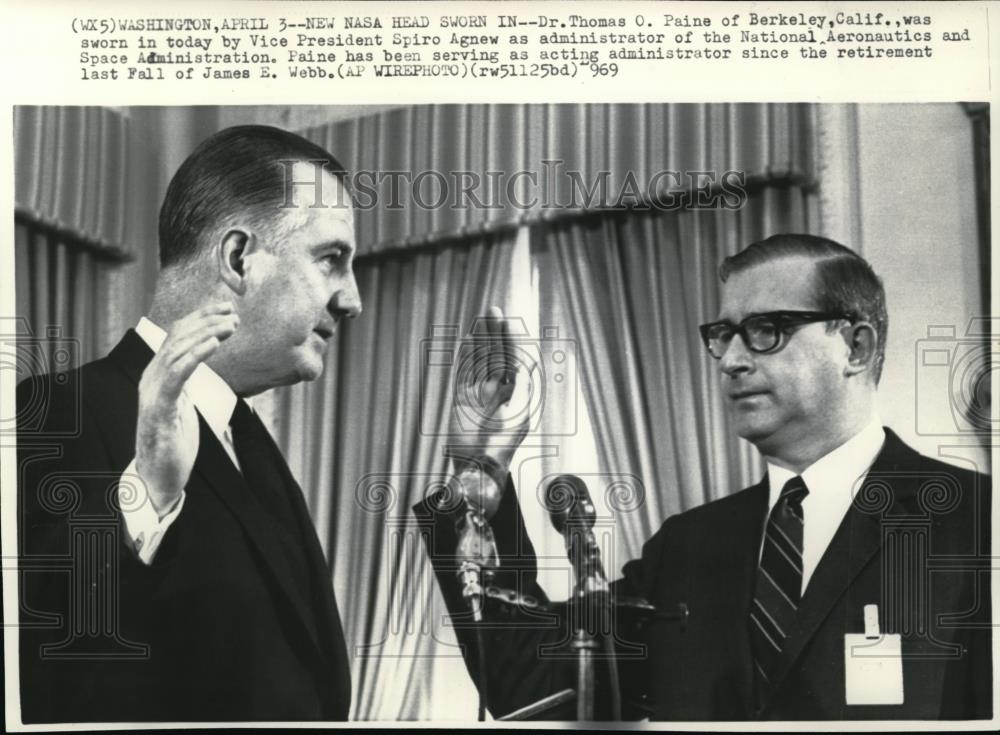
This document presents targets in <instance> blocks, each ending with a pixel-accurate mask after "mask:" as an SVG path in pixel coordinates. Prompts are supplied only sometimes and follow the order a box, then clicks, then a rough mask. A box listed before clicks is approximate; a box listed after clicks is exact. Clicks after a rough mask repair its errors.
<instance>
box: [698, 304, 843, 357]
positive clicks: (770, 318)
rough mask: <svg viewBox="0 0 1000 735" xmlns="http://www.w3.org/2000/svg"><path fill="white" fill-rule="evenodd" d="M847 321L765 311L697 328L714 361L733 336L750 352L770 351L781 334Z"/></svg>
mask: <svg viewBox="0 0 1000 735" xmlns="http://www.w3.org/2000/svg"><path fill="white" fill-rule="evenodd" d="M850 318H851V317H849V316H848V315H847V314H840V313H836V312H831V311H768V312H765V313H763V314H751V315H750V316H748V317H747V318H746V319H744V320H743V321H741V322H740V323H739V324H733V323H732V322H731V321H728V320H722V321H719V322H711V323H710V324H702V325H701V326H700V327H699V328H698V329H699V330H700V331H701V339H702V341H703V342H704V343H705V347H707V348H708V354H710V355H711V356H712V357H714V358H715V359H716V360H718V359H719V358H721V357H722V356H723V355H724V354H725V352H726V348H728V347H729V343H730V342H731V341H732V339H733V335H735V334H738V335H740V337H742V338H743V344H745V345H746V346H747V348H748V349H750V351H751V352H771V351H773V350H776V349H777V347H778V345H780V344H781V335H783V334H791V333H792V331H794V330H795V329H796V328H797V327H803V326H805V325H806V324H812V323H814V322H828V321H833V320H836V319H848V320H849V319H850Z"/></svg>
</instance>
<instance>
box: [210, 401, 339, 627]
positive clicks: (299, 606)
mask: <svg viewBox="0 0 1000 735" xmlns="http://www.w3.org/2000/svg"><path fill="white" fill-rule="evenodd" d="M198 424H199V426H200V429H201V435H200V436H201V439H200V444H199V446H198V458H197V460H196V461H195V463H194V473H195V474H197V475H198V476H199V477H201V478H202V479H203V480H204V481H205V482H206V483H207V484H208V485H209V486H210V487H211V488H212V490H213V491H214V492H215V494H216V495H217V496H218V497H219V499H220V500H222V502H223V503H224V504H225V505H226V507H228V508H229V510H230V512H231V513H232V514H233V515H234V516H236V520H238V521H239V522H240V525H242V526H243V528H244V529H245V530H246V532H247V537H248V538H249V539H250V541H251V543H252V544H253V545H254V547H255V548H256V550H257V551H258V552H259V556H260V558H261V560H262V562H263V564H264V566H265V568H266V569H267V570H268V572H270V574H271V576H272V578H273V581H274V582H275V583H276V584H277V586H278V587H279V589H281V591H282V592H283V593H284V595H285V596H286V597H287V598H288V599H289V601H290V602H291V603H292V607H293V609H294V610H295V612H296V617H297V618H298V620H299V622H300V623H301V624H302V626H303V628H304V629H305V631H306V633H307V634H308V636H309V638H310V640H311V641H312V643H313V645H314V646H319V640H318V636H317V633H316V627H315V624H314V623H313V620H312V616H311V615H310V614H309V607H308V606H307V604H306V601H305V600H303V599H302V595H301V594H300V593H299V591H298V590H297V589H296V588H295V586H294V585H292V584H291V580H292V578H293V577H292V570H291V569H290V567H289V562H288V558H287V556H286V554H285V553H284V552H283V551H282V549H281V547H280V545H279V544H278V541H277V537H276V535H275V534H276V529H275V528H274V523H275V521H274V519H273V518H270V517H269V516H268V514H267V513H266V512H265V511H264V509H263V507H261V506H260V504H259V503H257V502H256V501H255V500H254V499H253V495H252V493H251V491H250V488H249V487H248V486H247V484H246V482H245V481H244V479H243V476H242V475H241V474H240V473H239V472H238V471H237V469H236V467H235V465H233V463H232V461H231V460H230V459H229V457H228V455H226V452H225V450H224V449H223V448H222V445H221V444H220V443H219V440H218V439H217V438H216V437H215V434H213V433H212V430H211V429H210V428H208V425H207V424H206V423H205V420H204V419H202V418H201V416H199V417H198Z"/></svg>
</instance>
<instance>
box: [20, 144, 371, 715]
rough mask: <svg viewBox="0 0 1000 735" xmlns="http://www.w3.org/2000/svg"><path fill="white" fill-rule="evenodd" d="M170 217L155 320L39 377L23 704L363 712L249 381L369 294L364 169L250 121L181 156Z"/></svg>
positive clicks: (25, 492)
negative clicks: (357, 183) (358, 236)
mask: <svg viewBox="0 0 1000 735" xmlns="http://www.w3.org/2000/svg"><path fill="white" fill-rule="evenodd" d="M317 202H319V203H321V204H322V205H323V206H320V207H317V206H314V205H315V204H316V203H317ZM159 235H160V261H161V273H160V276H159V279H158V282H157V287H156V292H155V294H154V296H153V301H152V306H151V308H150V310H149V313H148V317H144V318H143V319H142V320H141V321H140V322H139V324H138V325H137V326H136V328H135V329H134V330H130V331H129V332H128V333H127V334H126V335H125V336H124V337H123V338H122V340H121V342H119V344H118V345H117V346H116V347H115V348H114V349H113V350H112V351H111V353H110V354H109V355H107V356H106V357H104V358H103V359H100V360H97V361H96V362H93V363H90V364H87V365H84V366H83V367H82V368H80V369H78V370H73V371H70V372H68V373H63V374H53V375H42V376H38V377H35V378H32V379H29V380H26V381H24V382H23V383H22V384H21V385H20V386H19V387H18V403H19V414H18V415H19V418H21V419H22V420H21V421H20V423H19V462H18V465H19V468H18V469H19V508H18V513H19V515H18V519H19V531H20V544H21V545H20V554H19V557H20V566H21V586H20V593H21V626H22V631H21V645H20V665H21V708H22V718H23V720H24V721H25V722H73V721H149V720H157V721H160V720H181V721H198V720H236V721H239V720H318V719H324V720H325V719H330V720H343V719H346V717H347V713H348V708H349V706H350V698H351V693H350V671H349V667H348V657H347V651H346V647H345V642H344V638H343V632H342V628H341V623H340V619H339V616H338V612H337V607H336V603H335V601H334V597H333V591H332V586H331V580H330V574H329V569H328V566H327V563H326V560H325V558H324V556H323V553H322V550H321V548H320V544H319V541H318V539H317V537H316V533H315V530H314V528H313V525H312V523H311V520H310V518H309V514H308V511H307V509H306V506H305V502H304V499H303V497H302V492H301V489H300V488H299V487H298V485H297V484H296V482H295V481H294V479H293V478H292V476H291V473H290V472H289V469H288V466H287V464H286V463H285V461H284V459H283V458H282V456H281V454H280V452H279V450H278V448H277V447H276V445H275V444H274V442H273V441H272V440H271V437H270V435H269V434H268V432H267V430H266V429H265V427H264V425H263V423H262V422H261V421H260V419H259V418H258V417H257V416H256V414H255V413H254V411H253V409H252V408H250V407H249V405H248V404H247V403H246V401H245V400H244V399H245V398H246V397H248V396H253V395H255V394H258V393H260V392H262V391H264V390H267V389H269V388H273V387H275V386H279V385H287V384H290V383H294V382H297V381H300V380H312V379H315V378H316V377H317V376H319V375H320V373H321V372H322V369H323V361H324V357H325V354H326V351H327V343H328V340H329V338H330V337H331V336H332V334H333V333H334V331H335V329H336V327H337V323H338V321H339V320H340V319H341V318H343V317H353V316H356V315H357V314H359V313H360V311H361V303H360V298H359V295H358V291H357V286H356V283H355V281H354V273H353V268H352V259H353V252H354V223H353V210H352V207H351V205H350V199H349V196H348V195H347V194H346V174H345V172H344V171H343V168H342V167H341V166H340V165H339V164H338V163H337V162H336V160H335V159H334V158H333V157H332V156H331V155H330V154H329V153H328V152H326V151H325V150H323V149H322V148H320V147H319V146H316V145H314V144H312V143H310V142H308V141H306V140H304V139H302V138H300V137H299V136H296V135H293V134H291V133H288V132H285V131H282V130H278V129H275V128H268V127H262V126H243V127H237V128H229V129H227V130H223V131H221V132H219V133H217V134H215V135H213V136H212V137H210V138H209V139H207V140H206V141H204V142H203V143H202V144H201V145H200V146H198V148H197V149H196V150H195V151H194V152H193V153H192V154H191V155H190V156H189V157H188V159H187V160H186V161H185V162H184V163H183V164H182V165H181V167H180V168H179V170H178V171H177V173H176V174H175V176H174V178H173V180H172V181H171V183H170V186H169V188H168V190H167V194H166V196H165V198H164V202H163V206H162V208H161V211H160V222H159Z"/></svg>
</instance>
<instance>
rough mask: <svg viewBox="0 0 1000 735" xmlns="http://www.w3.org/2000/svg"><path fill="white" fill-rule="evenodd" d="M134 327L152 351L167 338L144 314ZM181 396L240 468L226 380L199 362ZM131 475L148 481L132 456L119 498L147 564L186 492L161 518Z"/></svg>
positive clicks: (194, 429) (131, 534)
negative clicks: (231, 424) (130, 479)
mask: <svg viewBox="0 0 1000 735" xmlns="http://www.w3.org/2000/svg"><path fill="white" fill-rule="evenodd" d="M135 331H136V333H137V334H138V335H139V336H140V337H141V338H142V339H143V341H144V342H145V343H146V344H147V345H149V347H150V349H152V350H153V352H158V351H159V349H160V347H161V346H162V345H163V341H164V340H165V339H166V338H167V333H166V332H164V331H163V329H161V328H160V327H159V326H157V325H156V324H154V323H153V322H151V321H150V320H149V319H147V318H146V317H142V319H140V320H139V323H138V324H137V325H136V327H135ZM180 400H181V401H190V402H191V404H192V405H193V406H194V408H195V411H197V413H198V414H200V415H201V417H202V418H203V419H205V423H206V424H208V427H209V428H210V429H211V430H212V433H213V434H215V436H216V437H217V438H218V440H219V442H220V443H221V444H222V447H223V449H225V450H226V454H228V455H229V458H230V459H231V460H232V461H233V464H234V465H236V468H237V469H239V467H240V463H239V460H237V458H236V450H235V448H234V446H233V436H232V429H231V428H230V426H229V420H230V419H231V418H232V415H233V410H234V409H235V408H236V400H237V397H236V394H235V393H233V391H232V389H231V388H230V387H229V385H228V384H227V383H226V381H224V380H223V379H222V378H220V377H219V375H218V373H216V372H215V371H214V370H212V368H210V367H208V365H206V364H205V363H201V364H199V365H198V367H196V368H195V369H194V372H193V373H192V374H191V377H190V378H188V381H187V383H185V384H184V388H183V390H182V391H181V397H180ZM184 415H186V414H185V413H184V412H182V413H181V416H184ZM187 428H188V427H185V432H184V435H185V436H187V437H190V438H191V439H192V440H193V441H197V437H198V427H197V426H193V427H190V430H187ZM130 475H131V476H134V477H135V478H138V487H139V488H142V487H145V486H147V485H148V483H146V482H145V480H143V478H141V476H140V475H139V473H138V472H137V471H136V468H135V459H134V458H133V459H132V461H131V462H130V463H129V465H128V467H126V468H125V472H123V473H122V480H121V482H120V483H119V490H118V498H119V504H120V505H121V507H122V517H123V518H124V520H125V529H126V531H127V533H128V536H129V539H130V540H131V541H132V544H133V545H134V547H135V550H136V553H137V554H138V555H139V559H141V560H142V562H143V563H144V564H149V563H151V562H152V560H153V556H154V555H155V554H156V550H157V549H158V548H159V546H160V542H161V541H162V540H163V535H164V534H165V533H166V532H167V529H168V528H170V526H171V524H172V523H173V522H174V520H176V518H177V516H178V515H180V512H181V509H182V508H183V507H184V499H185V497H186V494H185V492H184V491H183V490H181V495H180V497H179V498H178V499H177V502H176V504H175V505H174V507H173V508H171V509H170V510H169V511H168V512H167V513H166V514H165V515H164V516H163V517H162V518H160V517H159V515H158V514H157V512H156V510H155V509H154V508H153V504H152V503H151V502H150V501H149V498H148V496H147V495H146V493H145V492H142V493H140V494H138V495H136V494H135V493H134V492H132V490H133V485H135V482H129V479H128V477H129V476H130Z"/></svg>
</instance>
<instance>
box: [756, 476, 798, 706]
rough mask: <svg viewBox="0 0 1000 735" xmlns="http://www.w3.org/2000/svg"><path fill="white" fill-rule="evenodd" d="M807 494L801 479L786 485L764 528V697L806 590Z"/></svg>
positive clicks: (760, 663)
mask: <svg viewBox="0 0 1000 735" xmlns="http://www.w3.org/2000/svg"><path fill="white" fill-rule="evenodd" d="M808 494H809V490H808V488H806V484H805V483H804V482H803V481H802V478H801V477H793V478H792V479H791V480H789V481H788V482H786V483H785V486H784V487H783V488H782V489H781V496H780V497H779V498H778V502H777V503H775V505H774V508H772V509H771V515H770V516H768V519H767V527H766V528H765V530H764V545H763V550H762V552H761V556H760V566H759V567H758V568H757V585H756V587H755V589H754V598H753V606H752V608H751V610H750V644H751V647H752V649H753V659H754V669H755V678H756V680H757V691H758V694H759V695H762V694H763V693H765V692H767V691H768V689H769V688H770V677H771V676H772V674H773V673H774V668H775V664H777V662H778V657H779V656H780V655H781V649H782V647H783V646H784V643H785V638H787V637H788V635H789V633H790V632H791V629H792V626H793V625H794V623H795V617H796V615H797V614H798V609H799V598H800V596H801V590H802V526H803V521H804V518H803V514H802V499H803V498H804V497H805V496H806V495H808Z"/></svg>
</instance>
